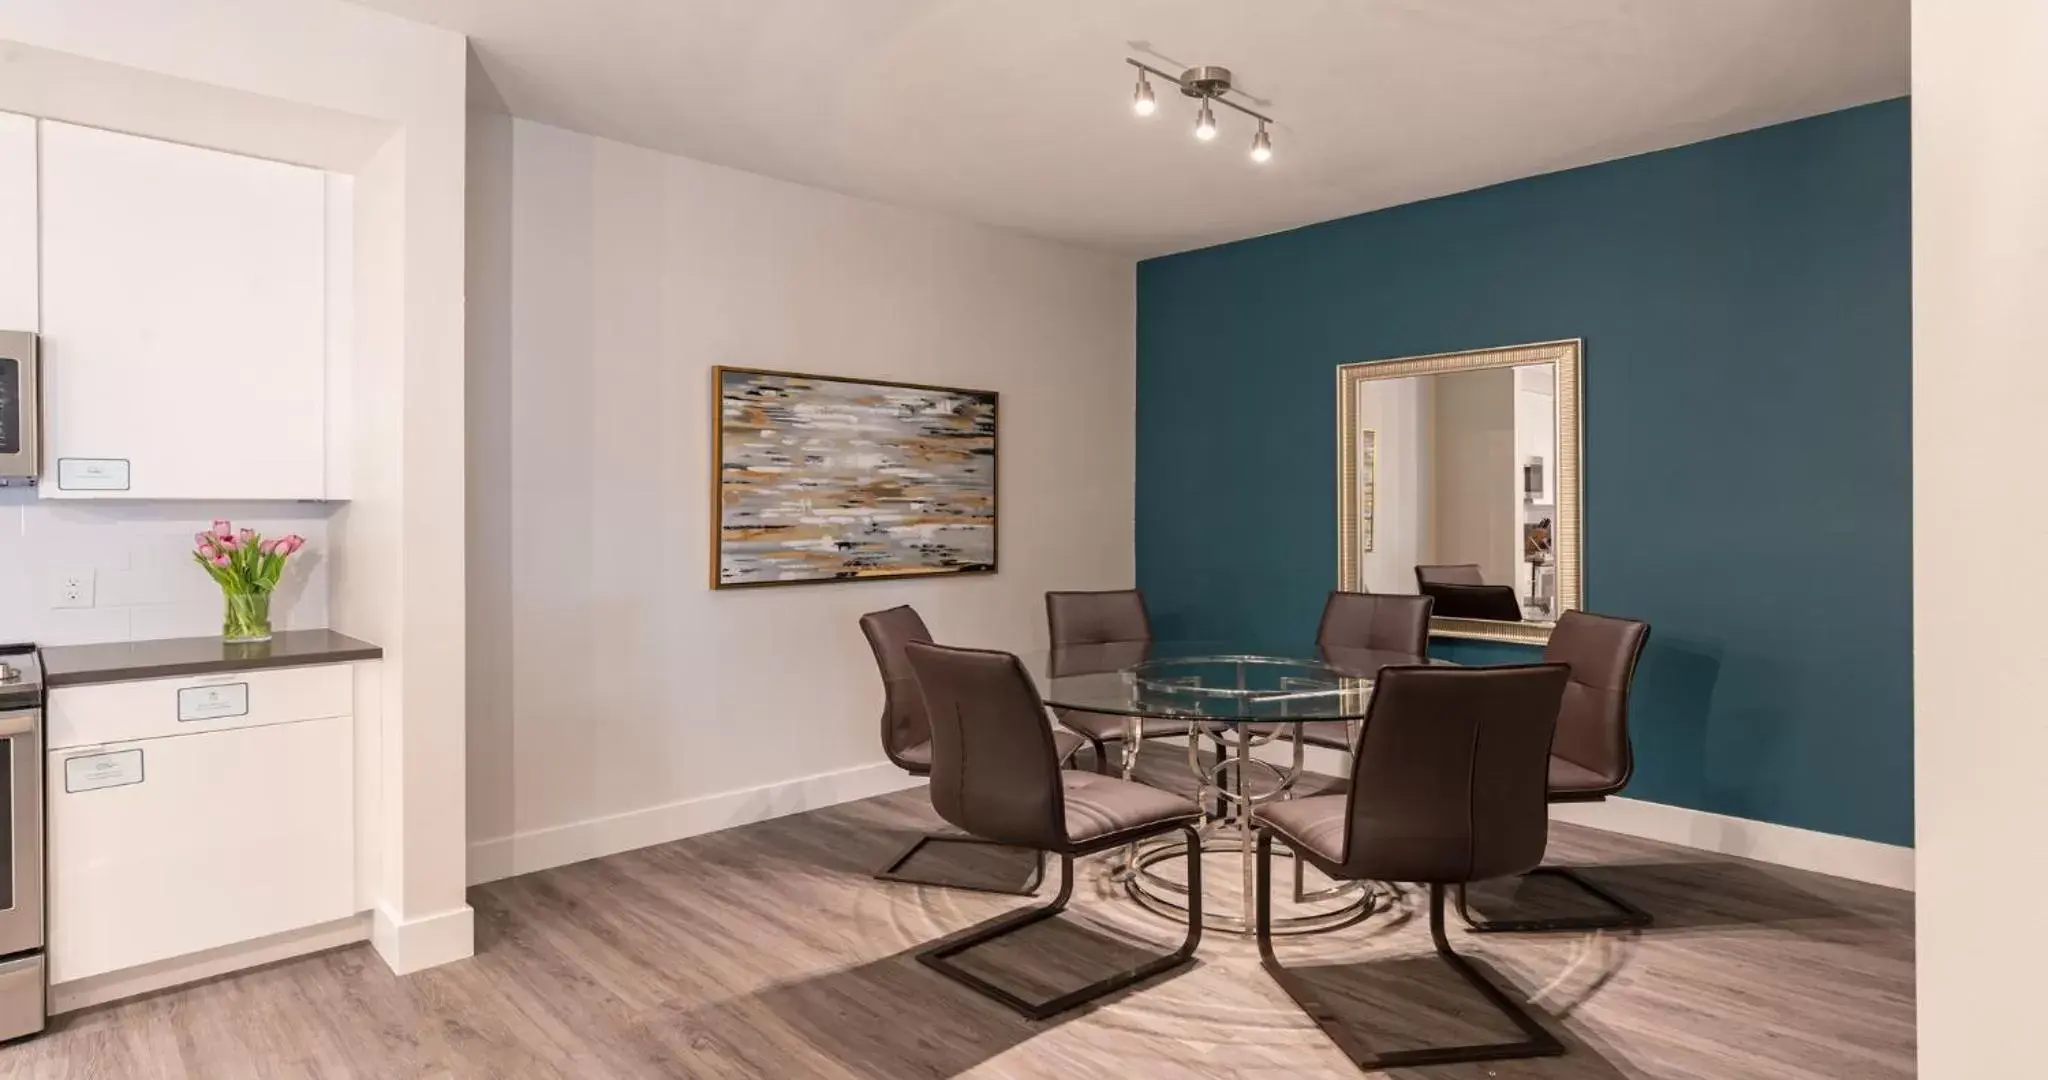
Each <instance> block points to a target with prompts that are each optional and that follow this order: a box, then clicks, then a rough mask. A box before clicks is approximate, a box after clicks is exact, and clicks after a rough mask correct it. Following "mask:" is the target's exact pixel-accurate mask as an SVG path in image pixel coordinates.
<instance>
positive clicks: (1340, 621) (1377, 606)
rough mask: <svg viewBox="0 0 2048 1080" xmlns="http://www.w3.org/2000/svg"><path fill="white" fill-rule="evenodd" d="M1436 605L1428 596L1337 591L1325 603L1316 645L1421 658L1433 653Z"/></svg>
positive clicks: (1333, 651)
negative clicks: (1432, 614) (1431, 638)
mask: <svg viewBox="0 0 2048 1080" xmlns="http://www.w3.org/2000/svg"><path fill="white" fill-rule="evenodd" d="M1432 605H1433V602H1432V601H1431V600H1430V598H1429V597H1427V596H1388V595H1386V594H1384V593H1355V592H1335V591H1333V592H1331V593H1330V598H1329V599H1328V600H1326V601H1324V603H1323V621H1322V625H1320V626H1318V627H1317V628H1316V644H1317V645H1319V646H1321V647H1322V649H1323V652H1324V653H1325V655H1335V654H1338V652H1339V650H1371V651H1374V652H1382V653H1400V654H1404V655H1406V656H1409V657H1412V658H1414V659H1415V660H1420V659H1422V658H1423V657H1425V656H1427V655H1429V614H1430V610H1431V607H1432Z"/></svg>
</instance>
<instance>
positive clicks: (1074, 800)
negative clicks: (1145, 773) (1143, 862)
mask: <svg viewBox="0 0 2048 1080" xmlns="http://www.w3.org/2000/svg"><path fill="white" fill-rule="evenodd" d="M1060 786H1061V787H1062V788H1064V789H1065V792H1064V793H1065V796H1066V804H1067V822H1066V825H1067V843H1069V844H1071V845H1074V846H1077V847H1078V846H1081V845H1085V844H1090V843H1093V842H1096V841H1099V840H1102V839H1103V838H1104V837H1109V836H1119V835H1122V834H1124V833H1142V832H1145V831H1148V830H1156V829H1157V828H1158V827H1159V826H1162V825H1165V824H1168V823H1173V822H1182V821H1194V820H1196V819H1198V818H1200V817H1201V816H1202V809H1201V807H1198V806H1196V805H1195V804H1194V803H1192V802H1190V801H1188V800H1187V799H1186V798H1183V797H1182V796H1179V795H1175V794H1173V793H1172V792H1168V791H1161V790H1159V789H1158V788H1155V787H1146V786H1145V785H1144V784H1139V783H1134V782H1132V781H1129V780H1119V779H1117V778H1116V777H1113V776H1103V775H1102V774H1100V773H1092V772H1079V771H1076V770H1071V769H1069V770H1065V771H1063V772H1061V773H1060Z"/></svg>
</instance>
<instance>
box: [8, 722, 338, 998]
mask: <svg viewBox="0 0 2048 1080" xmlns="http://www.w3.org/2000/svg"><path fill="white" fill-rule="evenodd" d="M353 753H354V724H353V721H352V720H351V719H350V718H349V717H345V716H343V717H334V718H331V719H326V720H305V721H300V722H298V723H292V724H273V725H270V726H268V727H256V728H243V729H240V730H233V731H213V732H206V733H204V734H197V735H183V736H178V737H174V738H166V739H151V740H148V741H146V742H131V743H115V744H111V745H107V746H104V747H94V748H92V749H89V750H69V751H66V750H56V751H52V752H50V753H49V754H48V755H47V756H48V759H49V760H48V771H47V774H46V775H47V780H48V785H49V788H48V799H49V831H50V835H49V898H50V907H49V928H50V944H49V961H50V981H51V982H53V983H62V982H69V981H71V980H74V979H83V978H87V977H89V976H93V975H100V974H104V973H106V972H109V971H120V970H123V969H125V968H131V967H135V966H137V965H139V964H147V963H152V962H154V961H157V960H164V959H169V958H171V957H176V956H185V955H189V954H191V953H195V952H200V951H203V950H206V949H212V948H218V947H220V946H223V945H232V944H235V943H237V942H242V941H249V940H253V939H255V938H260V937H264V936H266V935H269V934H278V933H283V932H285V931H288V930H297V929H300V928H303V927H307V926H314V925H317V924H319V923H323V922H328V921H330V920H333V919H340V918H345V917H347V916H349V915H351V914H354V912H355V795H354V792H355V786H354V764H353ZM108 758H115V759H118V764H117V765H112V766H109V767H106V768H97V767H96V765H97V763H99V762H101V761H104V760H105V759H108Z"/></svg>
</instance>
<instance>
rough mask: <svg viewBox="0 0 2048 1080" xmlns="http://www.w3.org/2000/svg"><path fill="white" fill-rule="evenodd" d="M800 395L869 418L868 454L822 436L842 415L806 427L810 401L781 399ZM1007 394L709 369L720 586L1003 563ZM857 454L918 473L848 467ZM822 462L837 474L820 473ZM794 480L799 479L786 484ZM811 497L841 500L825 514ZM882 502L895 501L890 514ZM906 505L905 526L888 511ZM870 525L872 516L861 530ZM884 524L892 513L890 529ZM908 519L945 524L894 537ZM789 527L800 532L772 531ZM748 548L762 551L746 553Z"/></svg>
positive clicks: (981, 570)
mask: <svg viewBox="0 0 2048 1080" xmlns="http://www.w3.org/2000/svg"><path fill="white" fill-rule="evenodd" d="M813 399H815V400H813ZM798 402H805V403H808V404H810V405H811V406H812V407H813V409H812V411H816V410H817V409H820V408H822V409H824V410H825V411H827V412H829V413H832V414H844V413H848V412H849V411H860V412H864V413H866V414H868V419H867V420H866V421H865V422H864V423H865V428H864V429H863V430H862V431H861V432H860V434H861V438H862V440H863V441H862V442H861V444H860V446H861V449H860V451H859V453H858V454H857V455H856V454H850V453H847V452H835V449H836V451H844V450H845V448H834V447H831V446H829V445H825V443H826V442H828V441H829V440H830V439H832V438H834V437H837V435H838V433H839V431H840V429H841V428H843V427H844V425H843V424H838V423H830V424H825V425H822V426H817V427H815V428H807V427H806V425H814V424H815V421H813V420H810V419H807V418H806V417H807V415H808V414H807V413H806V412H805V411H803V410H798V411H794V412H791V411H789V410H787V409H784V408H783V407H782V406H784V405H786V404H794V403H798ZM1000 402H1001V398H1000V395H998V394H997V393H996V391H994V390H975V389H970V388H966V387H958V386H934V385H931V384H928V383H912V382H896V381H892V380H888V379H866V378H855V377H851V376H845V375H817V374H811V373H807V372H797V371H776V370H772V369H765V368H746V367H729V366H717V367H713V368H712V369H711V545H710V546H711V587H712V588H713V589H751V588H766V587H773V586H779V585H818V584H831V583H835V582H848V581H894V580H901V579H904V578H921V577H942V576H943V577H953V576H961V575H973V574H993V573H995V572H996V567H997V558H996V555H997V548H998V544H997V540H998V536H999V532H1000V530H999V529H998V526H997V512H996V508H997V501H998V495H999V493H1000V490H1001V485H1000V482H999V470H998V461H999V457H998V454H997V449H998V445H997V429H998V426H999V425H998V419H999V407H1000ZM729 407H730V408H731V410H733V411H729ZM891 424H894V425H897V426H899V427H901V428H902V429H903V430H901V431H900V432H897V433H896V435H895V436H894V437H893V438H891V437H886V436H887V431H886V428H887V427H888V426H889V425H891ZM728 429H730V430H728ZM877 429H882V430H883V434H881V435H878V434H876V433H875V432H876V430H877ZM749 455H753V456H754V457H758V458H759V459H760V460H749ZM856 457H862V458H872V457H881V458H883V459H885V460H884V461H883V464H885V465H886V464H891V463H892V462H891V460H890V459H892V458H903V459H905V460H904V461H903V462H895V464H899V465H916V466H917V468H916V469H915V474H916V476H917V477H919V479H916V480H914V481H912V480H907V479H905V477H906V476H907V475H909V474H908V473H906V472H905V470H903V469H896V470H893V471H892V470H888V469H879V468H876V467H875V463H874V462H868V463H866V464H865V465H861V466H859V467H855V466H853V465H849V464H847V462H849V461H853V460H854V459H855V458H856ZM835 462H836V464H834V463H835ZM825 467H830V468H831V469H833V470H835V471H833V472H831V473H830V474H829V475H823V476H820V475H813V472H814V470H816V469H819V468H825ZM785 476H787V477H789V478H791V479H792V480H794V481H797V483H795V484H794V485H790V484H782V483H781V479H782V477H785ZM813 499H829V500H830V501H831V505H830V506H827V507H826V508H825V510H824V512H823V513H817V512H815V510H814V508H812V507H811V506H810V503H811V502H812V500H813ZM884 503H888V504H891V505H890V506H889V507H888V508H887V509H888V511H889V513H888V514H886V515H885V514H884V513H882V504H884ZM894 504H903V507H905V509H902V510H900V511H899V510H898V509H897V507H896V506H895V505H894ZM906 514H908V515H910V516H911V517H912V520H910V521H908V522H907V523H906V522H904V521H901V520H895V521H891V518H895V519H901V518H903V517H904V516H905V515H906ZM793 515H796V516H793ZM919 518H921V519H922V520H919ZM849 520H850V521H852V522H853V524H848V523H847V522H848V521H849ZM861 521H866V522H867V524H868V526H869V527H868V528H866V529H865V531H862V530H861V528H860V526H859V522H861ZM885 521H891V523H890V524H889V526H888V527H887V529H885V528H884V527H883V522H885ZM904 524H908V525H909V526H912V527H924V528H927V529H935V530H937V533H936V534H934V535H920V537H918V538H917V539H916V541H915V542H914V543H899V542H898V541H897V540H894V539H891V538H890V537H889V536H887V535H885V533H886V532H888V531H891V530H894V529H895V528H897V527H899V526H902V525H904ZM780 533H789V534H791V535H793V536H794V539H793V540H791V539H784V538H782V537H780V536H775V535H771V534H780ZM942 536H943V537H944V539H941V538H940V537H942ZM747 547H752V548H755V549H762V550H756V551H754V552H752V553H747V552H746V551H745V549H746V548H747ZM735 549H740V550H739V551H736V550H735Z"/></svg>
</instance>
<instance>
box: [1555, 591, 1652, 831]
mask: <svg viewBox="0 0 2048 1080" xmlns="http://www.w3.org/2000/svg"><path fill="white" fill-rule="evenodd" d="M1649 640H1650V624H1649V623H1646V622H1638V621H1636V620H1634V619H1617V618H1615V617H1614V616H1612V615H1595V614H1592V613H1591V612H1585V611H1567V612H1565V613H1564V614H1563V615H1562V616H1560V617H1559V618H1558V620H1557V625H1556V626H1554V627H1552V628H1551V630H1550V643H1549V644H1548V645H1545V646H1544V647H1543V659H1545V660H1546V661H1550V662H1552V663H1559V664H1569V665H1571V669H1572V678H1571V684H1570V685H1569V686H1567V687H1566V688H1565V692H1564V707H1563V710H1562V711H1561V712H1559V714H1558V717H1557V743H1556V745H1554V746H1553V747H1552V748H1551V752H1552V753H1554V754H1556V755H1557V756H1558V757H1561V758H1563V759H1565V760H1566V761H1569V762H1571V763H1572V764H1574V765H1577V766H1579V767H1581V768H1584V769H1590V770H1592V771H1593V772H1594V773H1595V774H1597V775H1598V776H1599V777H1600V778H1601V779H1602V780H1604V781H1606V784H1607V788H1606V790H1605V794H1610V795H1611V794H1613V793H1614V792H1617V791H1620V790H1621V789H1622V788H1624V787H1627V786H1628V779H1629V776H1630V774H1632V773H1633V772H1634V771H1635V751H1634V748H1633V747H1631V746H1630V744H1629V737H1628V695H1629V688H1630V686H1631V684H1633V683H1634V682H1635V678H1636V662H1637V661H1638V660H1640V659H1642V655H1643V645H1644V644H1645V643H1646V642H1648V641H1649ZM1582 794H1589V795H1590V794H1599V792H1584V793H1582Z"/></svg>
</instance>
